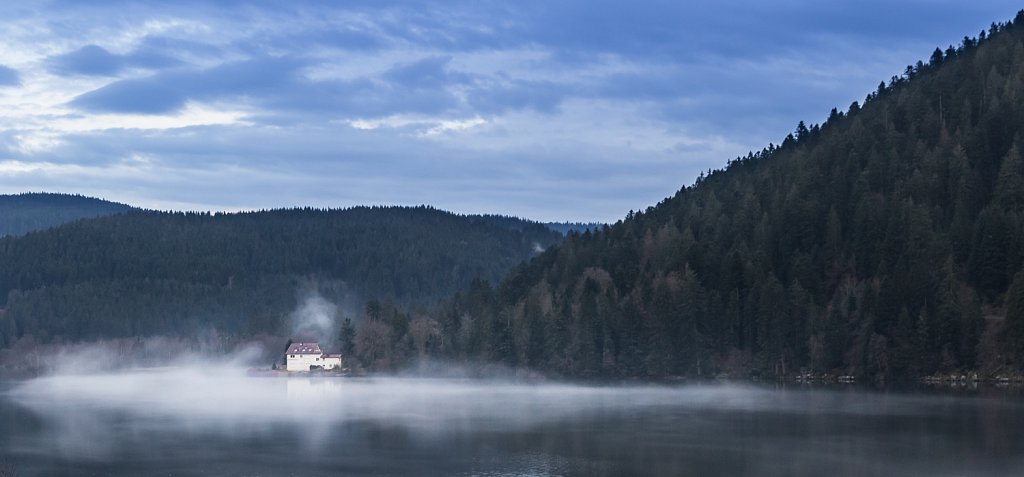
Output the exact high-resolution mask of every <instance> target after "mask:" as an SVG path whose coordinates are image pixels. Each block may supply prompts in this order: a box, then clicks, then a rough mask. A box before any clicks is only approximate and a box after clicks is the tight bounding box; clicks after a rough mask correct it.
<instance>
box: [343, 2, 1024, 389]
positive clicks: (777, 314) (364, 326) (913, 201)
mask: <svg viewBox="0 0 1024 477" xmlns="http://www.w3.org/2000/svg"><path fill="white" fill-rule="evenodd" d="M1022 150H1024V12H1022V13H1020V14H1018V15H1017V17H1016V18H1015V19H1014V20H1013V21H1012V22H1008V23H1000V24H993V25H992V27H991V28H990V29H989V30H988V31H983V32H981V34H980V35H978V36H977V37H976V38H967V37H965V38H964V40H963V42H962V44H961V45H959V46H958V47H952V46H951V47H949V48H948V49H945V50H941V49H936V50H935V52H934V53H933V54H932V55H931V57H930V59H929V61H928V62H927V63H925V62H918V63H917V64H915V65H911V66H908V67H907V69H906V71H905V72H904V74H903V75H901V76H894V77H893V78H892V79H891V80H890V81H888V82H883V83H882V84H880V85H879V87H878V89H877V91H874V92H872V93H871V94H869V95H868V97H867V98H866V99H865V101H864V103H863V104H860V103H856V102H855V103H853V104H852V105H851V106H850V107H849V108H848V109H847V110H846V111H839V110H833V111H832V114H831V115H830V117H829V118H828V120H827V121H826V122H825V123H824V124H821V125H817V124H815V125H811V126H807V125H806V124H804V123H802V122H801V123H800V124H799V125H798V126H797V129H796V131H795V132H794V133H793V134H791V135H790V136H788V137H786V138H785V140H784V141H783V142H782V144H781V145H779V146H775V145H769V146H768V147H767V148H765V149H764V150H762V151H759V152H756V153H751V154H748V155H747V156H745V157H740V158H737V159H736V160H734V161H730V162H729V164H728V167H726V168H724V169H722V170H715V171H709V173H708V174H706V175H705V174H702V175H701V177H700V178H698V180H697V181H696V183H695V184H694V185H693V186H691V187H686V188H683V189H682V190H680V191H679V192H678V193H677V194H675V196H674V197H671V198H669V199H666V200H664V201H662V202H661V203H659V204H657V206H654V207H651V208H648V209H647V210H646V211H642V212H637V213H630V214H629V215H628V216H627V217H626V218H625V219H624V220H622V221H620V222H618V223H616V224H614V225H612V226H606V227H603V228H601V229H600V230H596V231H593V232H590V231H588V232H585V233H583V234H571V235H570V236H569V238H568V239H567V241H566V242H565V243H564V244H563V245H561V246H559V247H556V248H554V249H551V250H548V251H546V252H545V253H543V254H542V255H540V256H539V257H537V258H534V259H533V260H531V261H530V262H529V263H527V264H523V265H521V266H518V267H516V269H515V270H514V271H513V272H512V273H511V274H510V275H509V276H507V277H506V278H505V279H504V280H503V281H501V282H500V284H498V285H497V286H496V287H491V286H489V285H487V284H486V283H484V282H479V281H478V282H474V283H473V284H472V285H471V286H470V287H469V288H467V289H465V290H463V291H461V292H460V293H458V294H457V295H456V296H455V297H454V298H453V299H452V300H450V301H448V302H446V303H445V304H444V305H442V306H440V307H439V308H438V309H437V310H435V311H433V312H431V313H429V314H415V313H413V314H404V315H403V314H402V313H401V312H398V311H393V312H390V313H388V312H385V313H378V314H379V315H380V317H378V316H375V314H374V313H367V314H366V317H365V319H364V321H363V322H362V323H361V327H358V328H357V329H355V330H354V331H353V333H354V335H353V336H354V339H353V343H354V345H353V352H354V353H355V354H356V356H357V357H358V358H359V359H360V360H361V362H362V363H363V364H364V365H367V366H370V367H374V366H376V367H384V368H387V367H394V366H400V365H401V364H402V362H403V360H407V359H412V358H413V357H415V356H416V355H417V354H426V355H429V356H435V357H442V358H448V359H455V360H488V361H495V362H500V363H504V364H507V365H509V366H514V367H529V368H534V369H542V370H548V371H552V372H557V373H561V374H564V375H571V376H613V377H621V376H673V375H701V376H709V375H714V374H718V373H723V372H724V373H731V374H734V375H735V374H744V375H746V374H748V373H753V374H762V375H792V374H795V373H798V372H819V373H820V372H831V373H842V374H856V375H860V376H866V377H873V378H900V377H912V376H921V375H929V374H932V373H937V372H947V371H958V370H959V371H965V370H974V369H978V370H989V371H992V370H1007V369H1010V368H1012V369H1016V370H1020V369H1022V368H1024V271H1022V257H1024V157H1022ZM378 346H380V347H383V349H384V350H383V351H381V350H380V349H378ZM381 356H384V357H385V358H381Z"/></svg>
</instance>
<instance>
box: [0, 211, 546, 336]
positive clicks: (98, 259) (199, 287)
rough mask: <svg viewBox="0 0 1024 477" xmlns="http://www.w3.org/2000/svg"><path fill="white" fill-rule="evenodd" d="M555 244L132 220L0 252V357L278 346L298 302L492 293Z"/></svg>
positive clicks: (541, 239) (402, 226) (218, 220)
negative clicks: (69, 345) (251, 339)
mask: <svg viewBox="0 0 1024 477" xmlns="http://www.w3.org/2000/svg"><path fill="white" fill-rule="evenodd" d="M562 239H563V236H562V235H561V234H560V233H559V232H556V231H553V230H551V229H549V228H547V227H546V226H544V225H543V224H539V223H536V222H529V221H525V220H522V219H517V218H512V217H503V216H464V215H457V214H452V213H448V212H443V211H440V210H436V209H433V208H430V207H356V208H351V209H340V210H337V209H332V210H323V209H288V210H268V211H259V212H247V213H218V214H210V213H205V212H193V213H176V212H153V211H141V210H139V211H133V212H129V213H124V214H117V215H111V216H106V217H99V218H93V219H90V220H81V221H76V222H71V223H68V224H65V225H63V226H60V227H56V228H51V229H47V230H42V231H36V232H32V233H29V234H27V235H23V236H17V237H15V236H10V237H4V238H0V346H3V345H10V344H11V343H13V342H14V341H16V340H18V339H20V338H22V337H25V336H31V337H32V338H33V339H35V340H38V341H40V342H44V343H48V342H64V341H67V342H77V341H82V340H95V339H102V338H123V337H133V336H155V335H170V336H192V335H195V334H198V333H201V332H203V331H211V330H216V331H218V332H220V333H224V334H227V335H234V336H244V335H253V334H258V333H287V332H288V328H287V323H286V320H287V317H288V315H289V313H290V312H292V311H293V310H294V309H295V308H296V306H297V304H298V302H299V301H300V299H301V297H302V295H304V294H311V293H312V294H320V295H322V296H324V297H325V298H326V299H330V300H331V301H334V302H337V303H338V304H339V305H341V306H342V308H343V309H356V310H358V309H361V308H362V305H363V303H365V302H366V300H367V299H368V298H370V297H373V298H377V299H381V300H385V301H386V302H389V303H394V304H398V305H403V306H411V305H420V306H423V305H426V304H428V303H433V302H436V301H438V300H440V299H442V298H444V297H447V296H450V295H451V294H452V293H454V292H455V291H456V290H458V289H459V288H461V287H464V286H468V285H469V284H470V282H471V281H472V280H474V279H485V280H494V281H497V280H498V279H500V278H501V276H502V275H503V274H504V273H506V272H507V271H508V270H509V269H510V268H512V267H513V266H514V265H516V264H517V263H520V262H522V261H523V260H525V259H527V258H529V257H531V256H533V255H535V254H537V253H538V251H540V250H543V249H545V248H547V247H550V246H552V245H554V244H556V243H557V242H559V241H560V240H562Z"/></svg>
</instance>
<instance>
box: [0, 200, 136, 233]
mask: <svg viewBox="0 0 1024 477" xmlns="http://www.w3.org/2000/svg"><path fill="white" fill-rule="evenodd" d="M130 210H132V207H131V206H128V205H125V204H118V203H116V202H109V201H106V200H100V199H94V198H91V197H83V196H80V195H73V194H50V193H25V194H13V195H0V237H3V236H5V235H23V234H26V233H29V232H32V231H36V230H44V229H48V228H50V227H56V226H58V225H61V224H64V223H67V222H72V221H75V220H79V219H87V218H92V217H100V216H104V215H112V214H119V213H123V212H128V211H130Z"/></svg>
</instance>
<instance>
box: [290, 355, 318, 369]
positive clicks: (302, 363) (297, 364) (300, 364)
mask: <svg viewBox="0 0 1024 477" xmlns="http://www.w3.org/2000/svg"><path fill="white" fill-rule="evenodd" d="M292 356H294V358H293V357H292ZM323 365H324V363H323V361H322V360H321V358H320V355H319V354H294V355H293V354H290V355H288V361H287V369H288V371H309V367H310V366H323Z"/></svg>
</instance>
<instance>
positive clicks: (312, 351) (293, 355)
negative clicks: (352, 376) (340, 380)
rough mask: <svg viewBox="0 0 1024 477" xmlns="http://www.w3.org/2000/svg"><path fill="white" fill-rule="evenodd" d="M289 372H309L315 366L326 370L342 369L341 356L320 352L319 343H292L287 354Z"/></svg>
mask: <svg viewBox="0 0 1024 477" xmlns="http://www.w3.org/2000/svg"><path fill="white" fill-rule="evenodd" d="M285 363H287V367H286V368H285V369H287V370H288V371H309V370H310V369H313V368H312V367H313V366H317V367H320V368H323V369H325V370H328V369H334V368H341V355H340V354H328V353H324V352H323V351H321V350H320V344H319V343H292V344H291V346H289V347H288V351H286V352H285Z"/></svg>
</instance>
